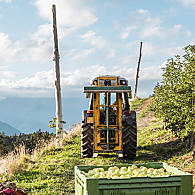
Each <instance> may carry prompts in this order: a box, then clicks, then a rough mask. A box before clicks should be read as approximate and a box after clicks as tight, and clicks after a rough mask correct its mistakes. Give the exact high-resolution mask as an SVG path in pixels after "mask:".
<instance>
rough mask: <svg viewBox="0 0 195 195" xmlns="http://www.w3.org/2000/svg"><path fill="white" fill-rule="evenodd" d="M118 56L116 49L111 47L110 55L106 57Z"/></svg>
mask: <svg viewBox="0 0 195 195" xmlns="http://www.w3.org/2000/svg"><path fill="white" fill-rule="evenodd" d="M115 56H116V51H115V50H114V49H111V50H110V51H109V52H108V55H107V56H106V58H114V57H115Z"/></svg>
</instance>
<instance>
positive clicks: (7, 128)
mask: <svg viewBox="0 0 195 195" xmlns="http://www.w3.org/2000/svg"><path fill="white" fill-rule="evenodd" d="M1 132H4V133H5V135H9V136H10V135H15V134H16V135H19V134H20V133H21V132H20V131H19V130H18V129H16V128H14V127H12V126H11V125H9V124H7V123H4V122H2V121H0V133H1Z"/></svg>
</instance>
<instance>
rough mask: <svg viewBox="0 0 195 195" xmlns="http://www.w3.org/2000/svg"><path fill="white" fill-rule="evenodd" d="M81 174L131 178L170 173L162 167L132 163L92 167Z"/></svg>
mask: <svg viewBox="0 0 195 195" xmlns="http://www.w3.org/2000/svg"><path fill="white" fill-rule="evenodd" d="M81 174H83V175H85V176H86V177H91V178H108V179H109V178H112V179H118V178H131V177H169V176H170V175H172V174H171V173H169V172H167V171H166V170H165V169H164V168H160V169H154V168H146V167H144V166H140V167H139V168H138V167H137V166H136V165H132V166H129V167H121V168H120V169H119V167H117V166H113V167H109V168H108V170H104V169H103V168H94V169H92V170H89V171H88V172H84V171H81Z"/></svg>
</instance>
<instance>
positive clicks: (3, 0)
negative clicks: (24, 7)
mask: <svg viewBox="0 0 195 195" xmlns="http://www.w3.org/2000/svg"><path fill="white" fill-rule="evenodd" d="M12 1H13V0H0V2H5V3H11V2H12Z"/></svg>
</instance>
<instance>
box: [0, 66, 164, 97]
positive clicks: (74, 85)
mask: <svg viewBox="0 0 195 195" xmlns="http://www.w3.org/2000/svg"><path fill="white" fill-rule="evenodd" d="M161 68H162V66H157V67H156V66H155V67H154V66H151V67H145V68H143V69H142V70H141V72H140V79H141V80H153V79H160V77H161ZM135 73H136V67H135V68H130V67H126V66H113V67H112V68H110V67H106V66H103V65H94V66H89V67H81V68H79V69H77V70H75V71H72V72H61V87H62V88H63V89H66V94H67V95H71V93H72V92H76V91H77V92H79V91H80V92H81V91H82V88H83V86H85V85H89V83H90V81H91V79H93V78H95V77H97V76H99V75H105V74H108V75H116V76H123V77H125V78H126V79H128V80H129V81H131V82H133V81H134V79H135ZM0 93H1V96H3V97H6V96H7V95H10V94H11V95H12V96H13V95H16V96H23V97H48V96H51V95H52V94H53V95H54V71H53V70H50V71H42V72H37V73H36V74H34V75H32V76H30V77H25V78H23V79H20V80H15V81H14V80H12V79H0Z"/></svg>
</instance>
